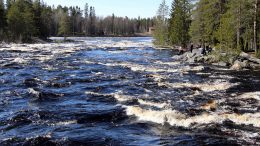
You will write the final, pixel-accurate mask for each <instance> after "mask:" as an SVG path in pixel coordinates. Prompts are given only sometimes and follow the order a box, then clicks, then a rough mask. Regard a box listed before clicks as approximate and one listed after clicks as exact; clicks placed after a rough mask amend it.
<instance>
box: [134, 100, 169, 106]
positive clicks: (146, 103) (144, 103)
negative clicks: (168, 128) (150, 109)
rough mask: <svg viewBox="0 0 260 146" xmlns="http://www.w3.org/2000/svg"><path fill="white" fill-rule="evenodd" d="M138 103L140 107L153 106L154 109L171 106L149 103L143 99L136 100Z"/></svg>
mask: <svg viewBox="0 0 260 146" xmlns="http://www.w3.org/2000/svg"><path fill="white" fill-rule="evenodd" d="M138 102H139V103H140V104H142V105H147V106H154V107H157V108H167V107H170V106H171V104H169V103H166V102H164V103H156V102H151V101H145V100H143V99H138Z"/></svg>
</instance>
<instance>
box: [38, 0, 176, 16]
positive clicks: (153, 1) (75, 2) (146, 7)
mask: <svg viewBox="0 0 260 146" xmlns="http://www.w3.org/2000/svg"><path fill="white" fill-rule="evenodd" d="M43 1H44V2H45V3H47V4H48V5H55V6H57V5H62V6H80V7H81V8H82V9H84V5H85V3H88V4H89V5H91V6H94V7H95V9H96V13H97V15H98V16H107V15H111V14H112V13H114V14H115V15H116V16H123V17H124V16H128V17H130V18H134V17H138V16H140V17H142V18H146V17H153V16H154V15H155V14H156V11H157V9H158V7H159V4H160V3H161V1H162V0H43ZM166 1H167V3H168V5H169V6H170V4H171V2H172V0H166Z"/></svg>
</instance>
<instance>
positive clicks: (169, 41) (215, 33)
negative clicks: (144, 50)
mask: <svg viewBox="0 0 260 146" xmlns="http://www.w3.org/2000/svg"><path fill="white" fill-rule="evenodd" d="M259 5H260V0H248V1H244V0H229V1H217V0H195V1H192V2H191V1H189V0H173V2H172V5H171V9H169V6H167V5H166V2H165V0H162V3H161V4H160V6H159V8H158V11H157V16H156V21H155V32H154V35H153V36H154V38H155V41H154V44H155V45H156V46H157V47H166V48H173V49H179V51H180V54H182V53H184V54H183V55H181V56H180V58H182V57H183V58H186V59H184V60H189V59H191V60H192V62H197V60H196V59H197V58H196V57H199V56H198V55H202V54H204V53H203V52H205V50H206V49H207V48H214V49H213V51H212V52H211V53H209V54H207V55H206V54H204V55H203V57H201V58H202V59H201V60H200V59H199V61H198V62H205V63H206V62H207V63H209V62H210V63H214V64H222V65H223V64H225V66H231V68H233V69H237V70H240V69H242V68H248V69H249V68H250V69H254V68H255V67H256V66H258V67H259V65H260V62H259V60H258V59H257V58H259V57H260V35H259V31H260V25H259V22H260V8H259V7H260V6H259ZM195 46H199V47H198V48H201V52H200V53H199V52H198V51H197V52H195V54H194V53H188V52H189V51H191V50H193V48H194V47H195ZM203 50H204V51H203ZM185 52H187V53H185ZM198 53H199V54H198ZM184 56H186V57H184ZM210 57H211V59H210ZM194 59H195V61H194ZM250 65H251V67H249V66H250ZM235 66H236V67H235Z"/></svg>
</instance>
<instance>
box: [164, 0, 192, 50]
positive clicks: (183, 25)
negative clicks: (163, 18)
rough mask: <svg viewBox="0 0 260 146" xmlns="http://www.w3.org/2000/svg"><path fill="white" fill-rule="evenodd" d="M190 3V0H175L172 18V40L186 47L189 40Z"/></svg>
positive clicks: (173, 42)
mask: <svg viewBox="0 0 260 146" xmlns="http://www.w3.org/2000/svg"><path fill="white" fill-rule="evenodd" d="M189 27H190V3H189V1H188V0H174V1H173V3H172V9H171V18H170V29H169V33H170V34H169V35H170V42H171V44H172V45H180V46H182V47H186V45H187V44H188V42H189Z"/></svg>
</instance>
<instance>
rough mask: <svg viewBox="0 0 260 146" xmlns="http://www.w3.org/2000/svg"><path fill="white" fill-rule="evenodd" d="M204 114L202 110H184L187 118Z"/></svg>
mask: <svg viewBox="0 0 260 146" xmlns="http://www.w3.org/2000/svg"><path fill="white" fill-rule="evenodd" d="M203 112H205V110H204V109H196V108H189V109H186V110H185V113H187V114H188V115H189V116H197V115H200V114H202V113H203Z"/></svg>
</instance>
